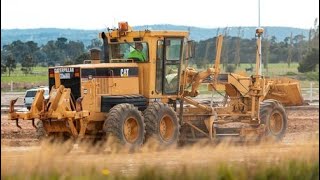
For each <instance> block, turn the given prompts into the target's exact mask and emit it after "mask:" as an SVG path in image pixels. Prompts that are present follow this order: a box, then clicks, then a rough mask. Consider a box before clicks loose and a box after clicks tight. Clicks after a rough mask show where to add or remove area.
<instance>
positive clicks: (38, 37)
mask: <svg viewBox="0 0 320 180" xmlns="http://www.w3.org/2000/svg"><path fill="white" fill-rule="evenodd" d="M133 28H134V29H135V30H145V29H151V30H184V31H188V30H190V36H191V39H193V40H195V41H201V40H206V39H209V38H212V37H214V36H216V34H217V30H218V28H199V27H190V26H176V25H170V24H161V25H145V26H135V27H133ZM241 29H242V30H243V33H242V34H243V36H242V38H245V39H252V38H254V35H255V29H256V27H241ZM264 29H265V30H266V32H267V34H268V35H269V37H271V36H275V37H276V39H277V41H283V40H284V38H285V37H288V36H290V33H291V32H292V34H293V37H294V36H295V35H298V34H303V35H304V36H305V37H306V38H308V34H309V30H308V29H299V28H292V27H264ZM102 31H105V30H102V29H101V30H81V29H58V28H38V29H1V47H2V46H3V45H5V44H10V43H11V42H13V41H16V40H21V41H23V42H26V41H34V42H36V43H38V45H42V44H46V43H47V42H48V41H50V40H56V39H57V38H58V37H65V38H67V39H68V40H73V41H82V42H83V43H84V44H85V46H88V45H89V44H90V43H91V40H92V39H95V38H98V33H99V32H102ZM223 32H224V28H220V29H219V33H223ZM237 34H238V27H229V36H237Z"/></svg>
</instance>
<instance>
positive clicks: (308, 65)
mask: <svg viewBox="0 0 320 180" xmlns="http://www.w3.org/2000/svg"><path fill="white" fill-rule="evenodd" d="M317 64H319V49H315V48H313V49H312V50H311V51H310V52H308V54H307V55H306V57H305V58H304V59H303V61H302V62H300V63H299V67H298V71H299V72H302V73H303V72H311V71H315V70H316V67H317ZM318 67H319V66H318Z"/></svg>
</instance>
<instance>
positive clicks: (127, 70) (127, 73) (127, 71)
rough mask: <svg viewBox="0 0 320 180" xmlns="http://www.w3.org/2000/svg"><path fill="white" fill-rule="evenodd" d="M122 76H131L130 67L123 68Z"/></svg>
mask: <svg viewBox="0 0 320 180" xmlns="http://www.w3.org/2000/svg"><path fill="white" fill-rule="evenodd" d="M120 76H121V77H128V76H129V69H121V70H120Z"/></svg>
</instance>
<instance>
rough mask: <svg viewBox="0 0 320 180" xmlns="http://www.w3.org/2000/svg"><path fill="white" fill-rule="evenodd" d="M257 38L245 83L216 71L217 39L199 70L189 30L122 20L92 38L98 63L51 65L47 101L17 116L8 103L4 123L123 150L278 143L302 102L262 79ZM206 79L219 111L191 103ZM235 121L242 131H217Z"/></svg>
mask: <svg viewBox="0 0 320 180" xmlns="http://www.w3.org/2000/svg"><path fill="white" fill-rule="evenodd" d="M262 33H263V29H261V28H258V29H257V31H256V35H257V60H256V73H255V74H254V75H252V76H250V77H247V76H241V75H239V74H234V73H229V74H221V73H220V69H219V67H220V66H219V65H220V52H221V48H222V40H223V37H222V36H221V35H220V36H219V37H218V41H217V47H218V48H217V52H216V60H215V64H214V66H213V67H211V68H208V69H207V70H205V71H201V72H199V71H197V70H195V69H193V68H190V67H188V61H189V59H190V58H191V57H192V56H193V55H194V45H193V41H190V40H189V39H188V37H189V33H188V32H183V31H182V32H181V31H151V30H144V31H134V30H133V29H132V28H131V27H130V26H128V23H126V22H121V23H119V27H118V28H117V29H112V30H108V31H107V32H102V33H100V34H99V37H100V38H102V40H103V46H104V49H103V55H104V58H103V59H101V58H100V54H99V51H98V52H97V51H95V50H93V51H92V55H91V60H86V61H85V62H84V64H79V65H68V66H58V67H50V68H49V86H50V89H51V90H50V97H49V100H48V101H45V100H44V98H43V91H41V90H40V91H38V93H37V95H36V97H35V100H34V102H33V104H32V107H31V109H30V111H28V112H16V111H15V110H14V103H15V100H13V101H11V104H10V112H9V119H10V120H16V122H17V126H18V127H20V126H19V125H18V120H19V119H22V120H32V123H33V125H34V127H35V128H36V132H37V135H38V136H39V137H55V138H61V139H64V140H65V139H84V138H93V139H95V140H97V139H103V140H105V139H106V138H107V137H110V136H113V137H115V138H116V139H117V140H118V142H119V143H121V144H123V145H128V146H129V147H137V146H141V145H142V144H143V143H145V142H146V141H148V140H149V139H150V138H153V139H155V140H156V141H157V142H158V143H159V144H161V145H164V146H167V145H172V144H175V143H177V142H178V140H194V139H199V138H208V139H210V140H212V139H216V138H218V137H225V136H237V137H240V138H241V139H243V138H246V137H247V135H248V134H250V135H253V136H254V137H256V138H260V137H271V138H273V139H281V138H282V137H283V136H284V133H285V131H286V124H287V115H286V113H285V109H284V108H283V106H288V105H301V104H302V102H303V99H302V96H301V92H300V87H299V83H298V82H297V81H295V80H293V79H288V78H282V79H269V78H266V77H264V76H262V75H261V73H260V72H259V69H260V56H261V35H262ZM137 43H139V44H140V45H142V47H143V48H142V50H140V49H139V50H138V49H137V47H136V44H137ZM137 50H138V52H140V53H143V55H141V56H142V57H144V59H143V60H142V61H141V60H137V59H135V58H134V57H131V56H129V55H130V52H132V51H137ZM208 77H211V80H210V82H209V87H210V89H211V90H217V89H223V90H224V91H225V103H224V104H223V105H220V106H212V105H208V104H202V103H200V102H198V101H196V100H195V99H194V98H193V97H196V96H197V95H198V94H199V93H198V87H199V85H200V84H201V83H202V81H203V80H204V79H206V78H208ZM35 120H38V121H37V124H36V125H35ZM234 122H241V123H244V124H246V125H247V126H245V127H238V128H228V127H227V128H226V127H223V125H224V124H228V123H234ZM251 137H252V136H251Z"/></svg>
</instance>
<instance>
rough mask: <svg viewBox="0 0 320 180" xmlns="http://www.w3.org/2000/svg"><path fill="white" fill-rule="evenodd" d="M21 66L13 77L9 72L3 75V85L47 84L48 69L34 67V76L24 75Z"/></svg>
mask: <svg viewBox="0 0 320 180" xmlns="http://www.w3.org/2000/svg"><path fill="white" fill-rule="evenodd" d="M20 69H21V66H20V65H18V66H17V68H16V69H15V70H14V72H11V75H10V76H9V75H8V72H7V73H5V74H3V75H1V84H2V83H10V82H11V81H12V82H14V83H47V82H48V68H47V67H34V68H33V69H32V74H24V73H23V72H22V71H21V70H20Z"/></svg>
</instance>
